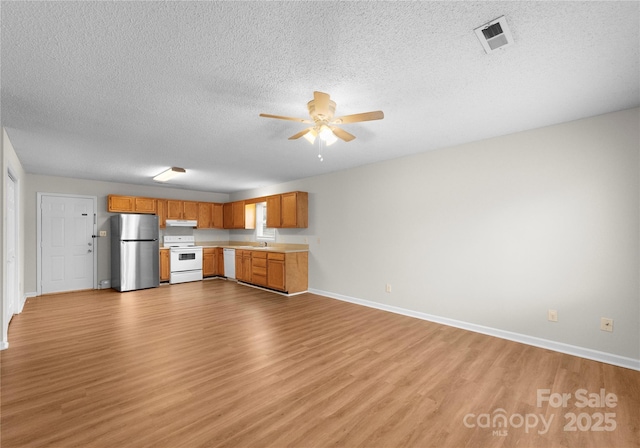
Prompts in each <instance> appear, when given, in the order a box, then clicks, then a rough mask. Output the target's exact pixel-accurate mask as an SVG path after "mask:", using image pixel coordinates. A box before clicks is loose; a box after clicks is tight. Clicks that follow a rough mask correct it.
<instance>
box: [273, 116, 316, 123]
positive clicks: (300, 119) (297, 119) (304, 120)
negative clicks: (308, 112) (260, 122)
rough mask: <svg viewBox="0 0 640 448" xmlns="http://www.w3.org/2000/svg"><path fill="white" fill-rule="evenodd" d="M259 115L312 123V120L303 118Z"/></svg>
mask: <svg viewBox="0 0 640 448" xmlns="http://www.w3.org/2000/svg"><path fill="white" fill-rule="evenodd" d="M260 116H261V117H264V118H276V119H278V120H290V121H297V122H298V123H309V124H311V123H313V122H312V121H310V120H307V119H304V118H294V117H283V116H282V115H271V114H260Z"/></svg>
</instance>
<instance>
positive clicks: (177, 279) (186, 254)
mask: <svg viewBox="0 0 640 448" xmlns="http://www.w3.org/2000/svg"><path fill="white" fill-rule="evenodd" d="M163 242H164V247H169V248H170V257H169V262H170V266H171V276H170V277H169V283H184V282H195V281H198V280H202V247H200V246H196V238H195V237H194V236H188V235H183V236H165V237H164V238H163Z"/></svg>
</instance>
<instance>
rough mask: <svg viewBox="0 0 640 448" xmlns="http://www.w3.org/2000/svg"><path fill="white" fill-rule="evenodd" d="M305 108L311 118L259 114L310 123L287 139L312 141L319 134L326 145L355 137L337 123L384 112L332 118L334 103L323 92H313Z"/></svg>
mask: <svg viewBox="0 0 640 448" xmlns="http://www.w3.org/2000/svg"><path fill="white" fill-rule="evenodd" d="M307 109H308V110H309V116H310V117H311V119H304V118H293V117H283V116H281V115H271V114H260V116H261V117H265V118H277V119H278V120H291V121H298V122H300V123H308V124H312V125H313V126H311V127H309V128H307V129H305V130H303V131H300V132H298V133H297V134H295V135H292V136H291V137H289V140H296V139H298V138H300V137H304V138H305V139H307V140H308V141H309V142H310V143H313V142H315V140H316V137H318V136H319V137H320V139H321V140H323V141H324V142H325V143H326V144H327V145H330V144H332V143H334V142H335V141H336V140H337V139H338V138H340V139H342V140H344V141H345V142H350V141H351V140H353V139H354V138H356V137H355V135H353V134H350V133H348V132H347V131H345V130H344V129H341V128H339V127H337V126H335V125H337V124H349V123H358V122H360V121H371V120H381V119H383V118H384V113H382V111H381V110H377V111H374V112H364V113H361V114H353V115H345V116H342V117H338V118H334V117H333V114H334V113H335V111H336V103H335V101H332V100H331V99H330V98H329V94H328V93H323V92H313V99H312V100H311V101H309V102H308V103H307ZM336 137H337V138H336Z"/></svg>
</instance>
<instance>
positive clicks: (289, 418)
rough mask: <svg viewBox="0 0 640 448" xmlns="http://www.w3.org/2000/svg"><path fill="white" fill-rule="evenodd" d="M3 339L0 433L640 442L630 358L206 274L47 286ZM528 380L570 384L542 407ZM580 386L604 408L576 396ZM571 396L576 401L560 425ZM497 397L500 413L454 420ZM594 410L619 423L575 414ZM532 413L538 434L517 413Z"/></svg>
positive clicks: (212, 443) (152, 438)
mask: <svg viewBox="0 0 640 448" xmlns="http://www.w3.org/2000/svg"><path fill="white" fill-rule="evenodd" d="M9 341H10V347H9V349H8V350H5V351H3V352H2V353H1V362H2V366H1V372H0V373H1V380H2V383H1V386H2V397H1V400H2V403H1V411H2V414H1V431H2V433H1V437H2V438H1V442H2V443H1V446H2V448H9V447H38V446H54V447H64V448H66V447H73V446H81V447H171V448H173V447H201V446H202V447H204V446H206V447H267V446H269V447H285V446H290V447H330V446H331V447H335V446H340V447H358V446H359V447H484V446H486V447H514V446H518V447H526V446H531V447H553V446H557V447H589V446H593V447H634V446H640V443H639V433H640V423H639V422H640V372H636V371H633V370H629V369H624V368H620V367H614V366H611V365H607V364H602V363H598V362H594V361H588V360H584V359H581V358H576V357H572V356H568V355H563V354H559V353H555V352H551V351H547V350H543V349H539V348H534V347H530V346H527V345H522V344H518V343H515V342H509V341H505V340H501V339H497V338H493V337H489V336H484V335H480V334H476V333H472V332H468V331H464V330H460V329H455V328H450V327H446V326H442V325H438V324H434V323H430V322H425V321H421V320H417V319H412V318H409V317H404V316H399V315H394V314H391V313H386V312H383V311H378V310H373V309H369V308H365V307H361V306H357V305H352V304H348V303H343V302H339V301H336V300H332V299H328V298H325V297H321V296H317V295H313V294H304V295H300V296H296V297H291V298H287V297H283V296H280V295H276V294H271V293H269V292H265V291H260V290H256V289H253V288H249V287H246V286H240V285H236V284H235V283H233V282H227V281H224V280H209V281H204V282H196V283H187V284H181V285H172V286H162V287H160V288H157V289H150V290H144V291H135V292H128V293H117V292H114V291H111V290H105V291H88V292H78V293H69V294H58V295H51V296H43V297H38V298H32V299H29V300H28V302H27V304H26V305H25V308H24V311H23V313H22V314H20V315H17V316H15V317H14V319H13V321H12V323H11V326H10V329H9ZM539 389H549V390H550V392H553V393H570V394H572V397H571V398H570V399H569V400H568V401H567V407H564V408H563V407H559V408H553V407H550V406H549V405H548V404H547V403H546V402H545V403H544V404H543V405H542V406H540V407H538V406H537V391H538V390H539ZM578 389H586V390H587V392H589V393H598V394H599V393H600V391H601V389H604V390H605V392H606V393H611V394H615V395H616V396H617V406H616V407H615V408H594V407H586V408H578V407H577V406H576V405H577V404H578V402H577V400H576V399H575V392H576V390H578ZM500 409H502V410H503V411H501V410H500ZM572 412H573V413H575V414H576V415H577V416H579V415H580V413H583V414H586V415H587V416H582V417H580V419H579V421H578V422H577V423H576V425H574V426H573V427H574V428H576V429H577V430H576V431H565V430H564V429H565V425H566V424H567V423H571V422H570V420H568V418H567V417H565V414H567V413H572ZM500 413H502V414H504V415H505V416H506V417H507V420H508V422H509V421H510V422H511V425H510V426H509V427H507V428H500V427H497V426H494V425H492V424H491V421H489V427H488V428H487V427H477V426H476V427H473V428H468V427H467V425H465V422H466V423H467V424H468V426H471V424H477V423H480V424H483V423H484V422H485V420H484V419H485V417H484V416H482V414H489V415H490V417H491V418H493V417H494V416H495V415H497V414H500ZM598 413H601V414H602V415H603V416H604V414H605V413H615V417H614V418H613V421H614V424H615V425H616V428H615V430H613V431H595V430H592V431H582V430H580V428H582V429H585V428H586V427H587V423H589V421H591V424H590V427H591V428H595V429H597V428H598V425H597V424H596V423H597V422H596V421H597V420H598V419H599V417H598V416H597V414H598ZM468 414H474V416H473V417H470V416H468ZM534 415H535V416H536V418H538V419H540V415H542V416H543V417H544V418H545V421H549V419H552V420H551V424H550V425H549V430H548V432H546V433H544V434H540V433H539V432H538V431H543V428H544V427H543V424H542V423H541V421H540V420H538V425H537V426H536V427H535V428H534V427H531V428H526V426H519V424H520V423H521V420H520V418H521V417H520V416H522V418H523V419H525V421H527V420H526V419H528V421H529V423H530V425H531V426H532V425H533V423H534V417H533V416H534ZM608 419H609V425H608V426H609V427H611V425H612V423H611V420H612V419H611V417H609V418H608ZM508 424H509V423H508ZM517 426H519V427H517ZM605 426H607V425H605V424H604V423H603V424H602V425H601V426H600V427H605ZM499 430H503V431H505V430H506V435H504V433H501V435H499V434H498V433H494V432H493V431H499Z"/></svg>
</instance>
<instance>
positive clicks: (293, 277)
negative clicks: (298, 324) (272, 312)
mask: <svg viewBox="0 0 640 448" xmlns="http://www.w3.org/2000/svg"><path fill="white" fill-rule="evenodd" d="M236 278H237V279H238V280H239V281H242V282H245V283H251V284H253V285H258V286H264V287H267V288H271V289H274V290H276V291H281V292H284V293H288V294H295V293H298V292H303V291H306V290H307V289H308V278H309V253H308V252H290V253H281V252H265V251H260V250H236Z"/></svg>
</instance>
